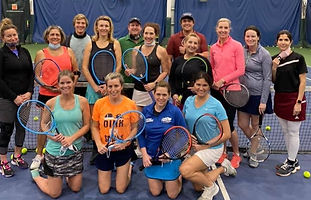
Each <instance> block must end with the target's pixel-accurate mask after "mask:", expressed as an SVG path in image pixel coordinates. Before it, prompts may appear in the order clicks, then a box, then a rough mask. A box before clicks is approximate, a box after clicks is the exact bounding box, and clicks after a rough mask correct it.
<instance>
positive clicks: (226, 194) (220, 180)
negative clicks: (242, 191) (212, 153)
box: [212, 164, 230, 200]
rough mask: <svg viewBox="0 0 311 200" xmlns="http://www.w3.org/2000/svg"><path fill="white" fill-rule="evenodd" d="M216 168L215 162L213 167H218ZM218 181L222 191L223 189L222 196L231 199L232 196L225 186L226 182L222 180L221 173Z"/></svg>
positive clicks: (226, 199)
mask: <svg viewBox="0 0 311 200" xmlns="http://www.w3.org/2000/svg"><path fill="white" fill-rule="evenodd" d="M216 168H217V167H216V165H215V164H213V165H212V169H213V170H214V169H216ZM217 183H218V186H219V188H220V191H221V193H222V196H223V197H224V200H230V196H229V194H228V192H227V189H226V187H225V184H224V182H223V181H222V179H221V177H220V175H219V176H218V177H217Z"/></svg>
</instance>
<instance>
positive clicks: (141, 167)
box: [139, 160, 162, 171]
mask: <svg viewBox="0 0 311 200" xmlns="http://www.w3.org/2000/svg"><path fill="white" fill-rule="evenodd" d="M151 163H152V165H162V162H161V161H159V160H152V161H151ZM143 169H145V167H144V165H141V166H140V167H139V171H142V170H143Z"/></svg>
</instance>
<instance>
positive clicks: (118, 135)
mask: <svg viewBox="0 0 311 200" xmlns="http://www.w3.org/2000/svg"><path fill="white" fill-rule="evenodd" d="M145 126H146V118H145V116H144V115H143V114H142V113H141V112H139V111H137V110H130V111H127V112H124V113H123V114H121V115H119V116H118V117H117V119H116V120H115V121H114V123H113V126H112V128H111V131H110V137H109V140H108V143H107V148H108V151H107V157H109V155H110V151H111V150H113V149H114V148H115V146H116V144H121V143H126V142H129V141H131V140H134V139H135V138H137V137H138V136H139V135H140V134H141V133H142V132H143V130H144V129H145Z"/></svg>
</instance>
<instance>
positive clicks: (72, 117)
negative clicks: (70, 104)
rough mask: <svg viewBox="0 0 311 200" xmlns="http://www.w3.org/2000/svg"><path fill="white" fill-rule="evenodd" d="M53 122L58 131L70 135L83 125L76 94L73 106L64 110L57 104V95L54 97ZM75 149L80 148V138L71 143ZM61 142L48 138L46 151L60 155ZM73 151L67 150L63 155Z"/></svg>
mask: <svg viewBox="0 0 311 200" xmlns="http://www.w3.org/2000/svg"><path fill="white" fill-rule="evenodd" d="M53 115H54V118H55V123H56V127H57V129H58V131H59V132H60V133H62V134H63V135H64V136H71V135H73V134H74V133H76V132H77V131H78V130H79V129H80V128H81V127H82V126H83V119H82V111H81V108H80V101H79V98H78V96H77V95H75V106H74V108H73V109H71V110H64V109H63V108H62V107H61V105H60V104H59V96H57V97H56V102H55V106H54V110H53ZM73 144H74V145H75V146H76V147H77V149H79V150H80V149H81V148H82V139H81V138H79V139H77V140H75V141H74V143H73ZM60 148H61V143H59V142H55V141H53V140H48V142H47V145H46V151H47V152H48V153H49V154H51V155H53V156H60V155H61V154H60V152H59V150H60ZM73 153H74V152H73V151H71V150H69V149H68V150H67V151H66V153H65V154H64V155H70V154H73Z"/></svg>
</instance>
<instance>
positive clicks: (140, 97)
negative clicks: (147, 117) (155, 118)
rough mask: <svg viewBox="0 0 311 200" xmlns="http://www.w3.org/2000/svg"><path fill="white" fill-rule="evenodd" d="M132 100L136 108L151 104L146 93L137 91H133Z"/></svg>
mask: <svg viewBox="0 0 311 200" xmlns="http://www.w3.org/2000/svg"><path fill="white" fill-rule="evenodd" d="M132 100H133V101H135V103H136V105H137V106H142V107H144V106H148V105H149V104H151V103H152V99H151V97H150V95H149V93H148V92H144V91H139V90H136V89H134V92H133V97H132Z"/></svg>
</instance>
